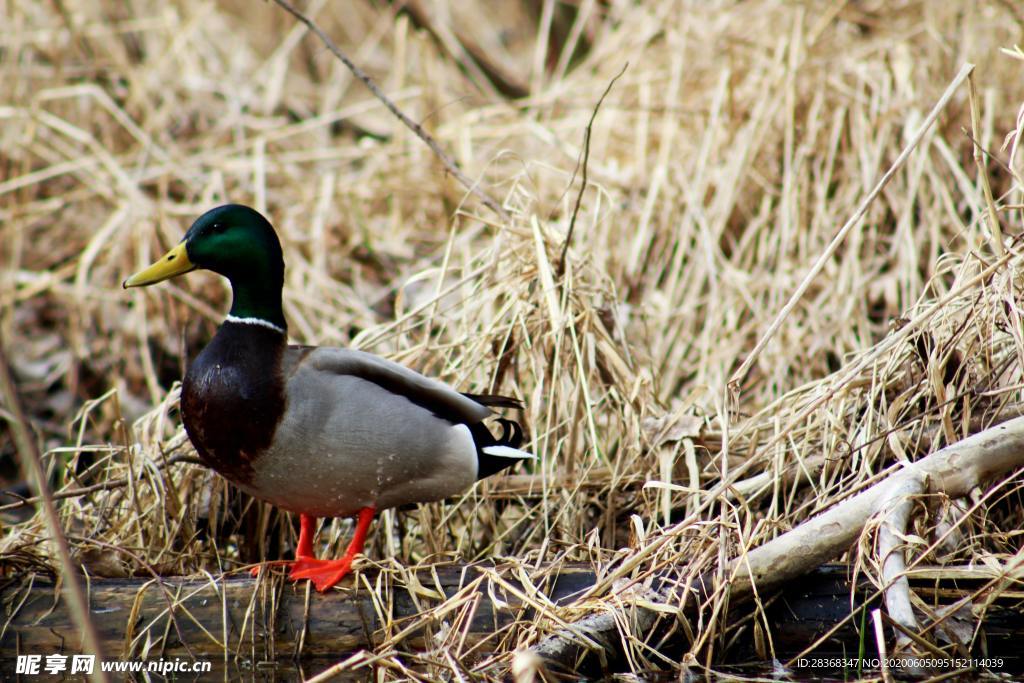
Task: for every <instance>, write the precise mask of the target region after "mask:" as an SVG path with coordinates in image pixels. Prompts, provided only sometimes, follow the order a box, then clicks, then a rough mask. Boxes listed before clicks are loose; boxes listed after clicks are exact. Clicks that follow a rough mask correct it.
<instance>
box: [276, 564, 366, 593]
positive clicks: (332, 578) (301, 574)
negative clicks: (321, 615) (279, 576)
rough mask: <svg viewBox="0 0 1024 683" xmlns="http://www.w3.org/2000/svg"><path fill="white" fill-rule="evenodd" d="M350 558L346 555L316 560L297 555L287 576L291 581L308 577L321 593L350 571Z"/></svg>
mask: <svg viewBox="0 0 1024 683" xmlns="http://www.w3.org/2000/svg"><path fill="white" fill-rule="evenodd" d="M352 559H353V558H351V557H349V556H348V555H346V556H344V557H342V558H341V559H339V560H318V559H316V558H315V557H299V558H296V560H295V562H293V563H292V568H291V572H289V574H288V578H290V579H291V580H292V581H301V580H302V579H309V580H310V581H312V582H313V585H314V586H316V589H317V591H318V592H320V593H323V592H324V591H326V590H327V589H328V588H331V587H332V586H334V585H336V584H337V583H338V582H339V581H341V580H342V579H343V578H345V576H346V575H348V573H349V572H351V571H352Z"/></svg>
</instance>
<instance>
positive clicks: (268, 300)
mask: <svg viewBox="0 0 1024 683" xmlns="http://www.w3.org/2000/svg"><path fill="white" fill-rule="evenodd" d="M269 280H270V281H268V280H263V281H260V280H257V279H251V278H244V279H243V278H232V279H231V291H232V300H231V310H230V311H229V312H228V320H230V321H232V322H243V323H250V324H256V325H264V326H266V327H270V328H273V329H276V330H278V331H279V332H281V333H282V334H287V332H288V323H286V322H285V320H284V312H283V311H282V310H281V288H282V284H283V283H282V282H281V281H273V280H275V279H274V278H270V279H269Z"/></svg>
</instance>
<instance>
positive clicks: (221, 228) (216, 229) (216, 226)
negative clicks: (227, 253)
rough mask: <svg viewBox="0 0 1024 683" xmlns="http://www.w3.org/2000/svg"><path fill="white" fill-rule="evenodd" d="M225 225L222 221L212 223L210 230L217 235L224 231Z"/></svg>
mask: <svg viewBox="0 0 1024 683" xmlns="http://www.w3.org/2000/svg"><path fill="white" fill-rule="evenodd" d="M227 227H228V226H226V225H224V224H223V223H214V224H213V225H211V226H210V232H212V233H213V234H214V235H219V234H220V233H222V232H224V230H225V229H226V228H227Z"/></svg>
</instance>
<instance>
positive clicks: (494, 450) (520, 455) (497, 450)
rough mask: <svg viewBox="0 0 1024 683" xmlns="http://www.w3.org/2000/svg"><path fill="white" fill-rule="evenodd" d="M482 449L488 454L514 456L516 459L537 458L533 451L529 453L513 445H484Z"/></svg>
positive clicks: (502, 456) (501, 456)
mask: <svg viewBox="0 0 1024 683" xmlns="http://www.w3.org/2000/svg"><path fill="white" fill-rule="evenodd" d="M482 450H483V452H484V453H486V454H487V455H493V456H495V457H498V458H513V459H515V460H536V459H537V456H536V455H534V454H533V453H527V452H526V451H521V450H519V449H518V448H512V447H511V446H484V447H483V449H482Z"/></svg>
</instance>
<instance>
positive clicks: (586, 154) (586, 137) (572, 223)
mask: <svg viewBox="0 0 1024 683" xmlns="http://www.w3.org/2000/svg"><path fill="white" fill-rule="evenodd" d="M628 68H629V62H626V63H625V64H623V65H622V70H620V71H619V73H617V74H615V77H614V78H612V80H610V81H609V82H608V87H607V88H605V89H604V92H603V93H601V97H599V98H598V100H597V104H596V105H594V111H592V112H591V113H590V121H588V122H587V128H586V130H585V131H584V132H583V179H582V180H581V181H580V191H579V192H578V193H577V194H576V205H575V206H574V207H573V208H572V217H571V218H570V219H569V229H568V230H567V231H566V233H565V243H564V244H562V255H561V256H560V257H559V258H558V277H562V275H564V274H565V258H566V255H567V254H568V253H569V245H571V244H572V233H573V230H574V229H575V228H576V216H577V215H578V214H579V212H580V204H582V203H583V193H584V192H585V191H586V189H587V162H589V161H590V133H591V131H592V130H593V128H594V119H595V118H597V112H598V111H600V109H601V104H602V103H603V102H604V99H605V98H606V97H608V93H610V92H611V91H612V87H613V86H614V85H615V81H617V80H619V78H621V77H622V74H624V73H626V69H628ZM579 167H580V165H579V164H576V168H574V169H573V171H572V178H570V179H569V185H570V186H572V183H573V181H574V180H576V171H577V170H579Z"/></svg>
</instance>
